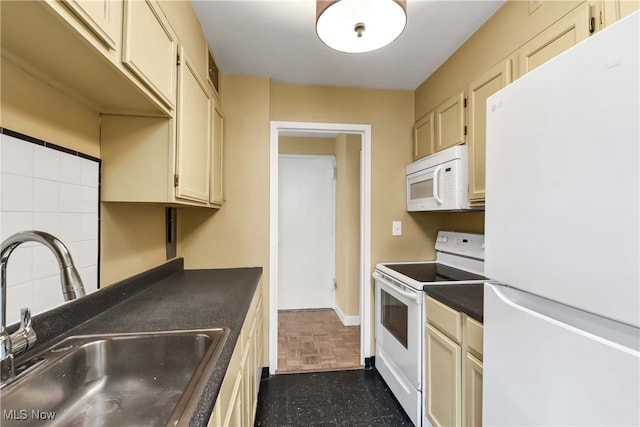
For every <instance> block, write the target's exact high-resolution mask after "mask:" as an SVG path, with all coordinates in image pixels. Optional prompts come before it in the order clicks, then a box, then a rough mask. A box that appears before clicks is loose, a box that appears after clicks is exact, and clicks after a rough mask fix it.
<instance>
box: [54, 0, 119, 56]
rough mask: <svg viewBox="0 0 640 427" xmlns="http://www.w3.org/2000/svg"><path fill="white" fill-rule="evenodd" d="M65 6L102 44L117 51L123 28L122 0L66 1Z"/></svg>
mask: <svg viewBox="0 0 640 427" xmlns="http://www.w3.org/2000/svg"><path fill="white" fill-rule="evenodd" d="M64 4H65V5H66V6H67V7H68V8H69V9H71V10H72V11H73V13H74V14H75V15H76V16H77V17H78V18H80V20H81V21H82V22H83V23H84V24H85V25H86V26H87V27H89V29H90V30H91V31H92V32H93V33H94V34H95V35H96V36H97V37H98V38H99V39H100V41H101V42H102V43H104V44H105V45H106V46H107V47H108V48H110V49H113V50H115V49H116V46H117V40H119V33H120V31H121V28H122V0H64ZM118 9H119V10H118Z"/></svg>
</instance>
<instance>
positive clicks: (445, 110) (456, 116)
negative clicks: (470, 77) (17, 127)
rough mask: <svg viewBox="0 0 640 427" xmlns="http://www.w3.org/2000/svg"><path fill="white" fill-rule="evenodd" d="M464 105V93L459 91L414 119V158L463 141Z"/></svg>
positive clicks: (464, 127) (464, 132) (464, 128)
mask: <svg viewBox="0 0 640 427" xmlns="http://www.w3.org/2000/svg"><path fill="white" fill-rule="evenodd" d="M465 107H466V101H465V93H464V92H460V93H457V94H456V95H454V96H452V97H451V98H449V99H447V100H446V101H444V102H443V103H441V104H440V105H438V106H437V107H436V108H434V109H433V111H431V112H429V113H427V114H425V115H424V116H422V117H421V118H420V119H418V120H417V121H416V124H415V127H414V139H413V158H414V160H417V159H421V158H422V157H425V156H428V155H429V154H432V153H435V152H437V151H441V150H444V149H445V148H449V147H452V146H454V145H457V144H464V143H465V134H466V125H465Z"/></svg>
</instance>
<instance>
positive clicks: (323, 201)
mask: <svg viewBox="0 0 640 427" xmlns="http://www.w3.org/2000/svg"><path fill="white" fill-rule="evenodd" d="M303 140H304V141H306V143H305V144H304V145H301V144H300V143H301V142H303ZM296 141H297V142H296ZM327 141H328V142H329V144H328V146H329V148H327V146H325V147H320V146H321V145H322V143H326V142H327ZM309 142H311V143H309ZM296 143H297V144H298V147H297V148H296V147H295V145H296ZM323 159H324V160H323ZM327 159H331V161H335V167H333V168H332V169H333V170H331V169H328V170H329V172H327V169H326V168H325V169H324V172H320V171H316V172H317V173H316V175H317V177H316V179H315V184H314V183H313V181H314V178H309V176H307V175H313V172H312V171H313V170H315V169H316V166H318V167H319V165H320V164H322V163H323V162H324V163H325V164H326V161H327ZM334 159H335V160H334ZM370 164H371V126H370V125H350V124H332V123H309V122H271V152H270V165H271V168H270V200H271V209H270V213H271V217H270V245H271V248H270V275H269V278H270V304H269V325H270V326H269V370H270V374H275V373H282V372H301V371H310V370H311V371H319V370H335V369H349V368H358V367H361V366H364V365H365V358H367V357H369V356H370V333H371V329H370V328H371V327H370V301H371V289H370V288H371V287H370V286H366V285H367V284H370V281H369V280H367V279H368V276H369V271H370V266H371V260H370V221H371V203H370V199H371V197H370V188H371V172H370ZM306 172H310V173H309V174H307V173H306ZM328 174H330V175H331V176H330V180H329V181H330V182H329V183H328V184H327V179H326V178H327V175H328ZM307 180H311V181H312V184H311V185H312V186H311V187H306V184H305V181H307ZM314 186H315V187H314ZM331 190H332V191H331ZM327 193H328V194H329V196H328V198H327V196H326V194H327ZM305 208H306V209H307V210H306V213H305V210H304V209H305ZM297 211H300V212H297ZM315 211H319V212H315ZM314 214H315V215H314ZM292 215H293V216H292ZM314 216H315V217H317V218H316V219H315V221H313V220H311V218H312V217H314ZM293 225H297V226H298V229H297V230H296V228H295V227H293ZM322 227H324V228H322ZM307 234H310V236H307ZM314 236H315V237H314ZM313 239H317V241H315V243H314V240H313ZM308 242H312V243H311V246H308V247H305V244H306V243H308ZM315 247H317V248H320V249H318V250H317V251H316V250H315V249H314V248H315ZM322 248H324V249H322ZM296 249H297V251H296ZM316 252H317V253H318V258H319V259H320V262H319V263H320V264H321V265H320V267H318V266H317V265H315V266H314V265H313V262H314V255H315V253H316ZM327 252H328V253H329V255H328V256H326V253H327ZM318 268H320V269H319V270H318ZM315 279H318V281H315ZM310 295H313V297H310ZM280 332H281V333H280ZM336 343H338V345H336Z"/></svg>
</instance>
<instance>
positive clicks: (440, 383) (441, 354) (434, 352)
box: [425, 324, 462, 427]
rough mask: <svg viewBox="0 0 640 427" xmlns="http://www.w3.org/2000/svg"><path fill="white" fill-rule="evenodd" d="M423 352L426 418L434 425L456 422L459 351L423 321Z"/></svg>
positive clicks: (458, 418) (459, 416)
mask: <svg viewBox="0 0 640 427" xmlns="http://www.w3.org/2000/svg"><path fill="white" fill-rule="evenodd" d="M425 351H426V365H427V366H426V371H427V373H426V382H427V385H426V397H425V399H426V401H425V406H426V410H427V417H428V418H429V420H430V421H431V423H432V424H433V426H434V427H440V426H457V425H460V422H461V419H462V402H461V400H462V390H461V389H462V382H461V378H462V377H461V372H460V371H461V370H462V368H461V366H462V356H461V354H462V350H461V348H460V346H459V345H458V344H456V343H454V342H453V341H451V340H450V339H449V338H447V337H446V336H445V335H444V334H442V333H441V332H440V331H438V330H437V329H436V328H434V327H433V326H432V325H430V324H427V332H426V348H425Z"/></svg>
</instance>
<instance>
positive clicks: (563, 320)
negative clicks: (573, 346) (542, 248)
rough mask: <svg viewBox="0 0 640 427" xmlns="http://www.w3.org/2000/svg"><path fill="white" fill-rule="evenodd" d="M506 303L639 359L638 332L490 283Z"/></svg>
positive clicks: (592, 315)
mask: <svg viewBox="0 0 640 427" xmlns="http://www.w3.org/2000/svg"><path fill="white" fill-rule="evenodd" d="M487 286H488V287H490V288H491V289H492V290H493V292H494V293H495V294H496V296H497V297H498V298H500V299H501V300H502V301H503V302H504V303H505V304H507V305H509V306H511V307H513V308H514V309H516V310H520V311H523V312H526V313H528V314H529V315H531V316H534V317H537V318H539V319H542V320H544V321H546V322H549V323H552V324H555V325H557V326H559V327H561V328H563V329H567V330H570V331H572V332H574V333H578V334H580V335H583V336H587V337H589V338H590V339H592V340H595V341H598V342H600V343H602V344H604V345H607V346H610V347H613V348H616V349H618V350H620V351H624V352H625V353H628V354H630V355H633V356H635V357H640V340H638V330H637V329H636V328H634V327H632V326H629V325H626V324H624V323H619V322H616V321H613V320H610V319H606V318H604V317H601V316H597V315H595V314H591V313H588V312H586V311H582V310H578V309H576V308H573V307H568V306H565V305H562V304H559V303H556V302H554V301H551V300H548V299H545V298H541V297H539V296H537V295H533V294H530V293H527V292H524V291H521V290H516V289H513V288H510V287H509V286H505V285H498V284H487Z"/></svg>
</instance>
